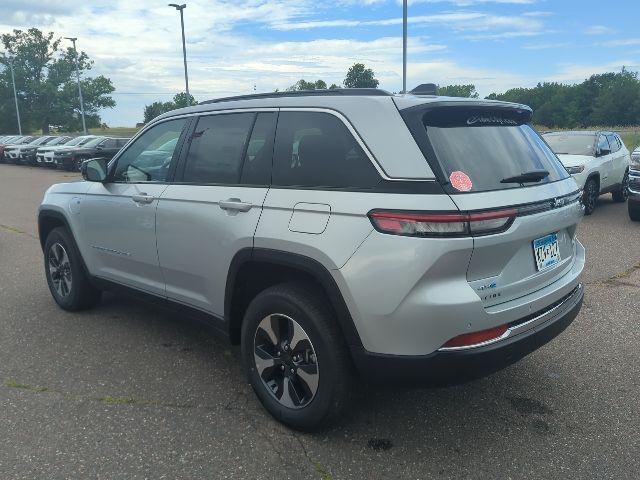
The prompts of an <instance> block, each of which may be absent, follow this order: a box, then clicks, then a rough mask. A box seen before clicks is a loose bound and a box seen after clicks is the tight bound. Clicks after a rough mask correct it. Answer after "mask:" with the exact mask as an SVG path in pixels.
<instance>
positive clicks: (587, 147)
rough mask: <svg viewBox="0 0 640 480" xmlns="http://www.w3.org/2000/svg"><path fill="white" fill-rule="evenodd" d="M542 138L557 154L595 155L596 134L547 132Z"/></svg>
mask: <svg viewBox="0 0 640 480" xmlns="http://www.w3.org/2000/svg"><path fill="white" fill-rule="evenodd" d="M543 138H544V139H545V140H546V142H547V143H548V144H549V146H550V147H551V150H553V152H554V153H555V154H557V155H587V156H590V157H593V156H594V155H595V151H594V149H595V144H596V136H595V135H594V134H589V135H586V134H584V133H573V132H566V133H564V132H563V133H547V134H545V135H543Z"/></svg>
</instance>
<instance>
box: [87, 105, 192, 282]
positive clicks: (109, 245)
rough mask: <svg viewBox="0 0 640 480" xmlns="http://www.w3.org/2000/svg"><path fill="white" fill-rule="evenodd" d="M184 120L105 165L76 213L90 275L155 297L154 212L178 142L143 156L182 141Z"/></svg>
mask: <svg viewBox="0 0 640 480" xmlns="http://www.w3.org/2000/svg"><path fill="white" fill-rule="evenodd" d="M187 121H188V120H187V119H185V118H179V119H173V120H167V121H163V122H161V123H158V124H155V125H154V126H152V127H150V128H149V129H147V130H146V131H144V132H143V133H142V134H141V135H140V136H139V137H138V138H137V139H136V140H135V141H134V142H133V143H131V144H130V145H129V147H128V148H127V149H126V150H125V151H123V152H122V154H121V155H119V156H118V157H117V158H115V159H114V160H113V162H112V163H111V164H110V166H109V177H108V181H107V182H105V183H104V184H103V183H93V184H91V186H90V188H89V191H88V192H87V195H86V197H85V199H84V201H83V202H82V205H81V208H80V210H79V212H80V215H81V217H82V221H81V222H80V223H81V225H82V228H83V230H84V231H83V235H82V238H83V241H84V243H85V245H84V249H83V250H84V252H88V254H87V255H85V257H86V261H87V263H88V267H89V270H90V271H91V273H92V274H93V275H96V276H98V277H102V278H105V279H108V280H111V281H115V282H117V283H121V284H124V285H127V286H131V287H134V288H137V289H140V290H144V291H147V292H150V293H154V294H162V295H164V291H165V285H164V279H163V277H162V272H161V271H160V265H159V263H158V252H157V249H156V230H155V228H156V208H157V206H158V199H159V197H160V195H161V194H162V192H163V191H164V190H165V189H166V188H167V184H168V181H169V180H170V178H171V176H172V175H173V172H174V170H175V165H176V162H177V158H178V153H179V146H180V145H181V142H180V141H179V142H176V148H175V149H174V150H173V151H171V152H166V155H165V157H164V158H159V157H157V156H154V157H153V161H149V156H148V155H147V153H148V152H150V151H155V150H156V149H157V147H158V145H161V144H164V143H165V142H167V141H169V140H171V139H176V138H182V137H181V135H182V132H183V130H185V128H186V125H187Z"/></svg>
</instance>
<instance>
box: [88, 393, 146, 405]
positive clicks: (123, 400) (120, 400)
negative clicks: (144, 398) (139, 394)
mask: <svg viewBox="0 0 640 480" xmlns="http://www.w3.org/2000/svg"><path fill="white" fill-rule="evenodd" d="M96 400H98V401H99V402H104V403H108V404H110V405H121V404H133V403H143V402H139V401H137V400H136V399H134V398H131V397H112V396H110V395H107V396H106V397H99V398H96Z"/></svg>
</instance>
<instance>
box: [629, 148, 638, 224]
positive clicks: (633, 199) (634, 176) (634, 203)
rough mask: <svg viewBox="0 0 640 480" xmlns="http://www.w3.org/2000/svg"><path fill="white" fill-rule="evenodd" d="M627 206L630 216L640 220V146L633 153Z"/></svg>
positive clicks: (632, 218) (634, 219) (635, 220)
mask: <svg viewBox="0 0 640 480" xmlns="http://www.w3.org/2000/svg"><path fill="white" fill-rule="evenodd" d="M627 208H628V209H629V218H630V219H631V220H633V221H634V222H640V147H636V148H635V149H634V150H633V153H631V166H630V168H629V202H628V207H627Z"/></svg>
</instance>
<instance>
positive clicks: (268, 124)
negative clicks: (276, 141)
mask: <svg viewBox="0 0 640 480" xmlns="http://www.w3.org/2000/svg"><path fill="white" fill-rule="evenodd" d="M276 118H277V114H276V113H275V112H265V113H259V114H258V117H257V118H256V122H255V124H254V126H253V131H252V132H251V138H250V139H249V144H248V145H247V151H246V152H245V155H244V161H243V166H242V179H241V183H242V184H243V185H269V183H271V161H272V158H273V136H274V134H275V126H276Z"/></svg>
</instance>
